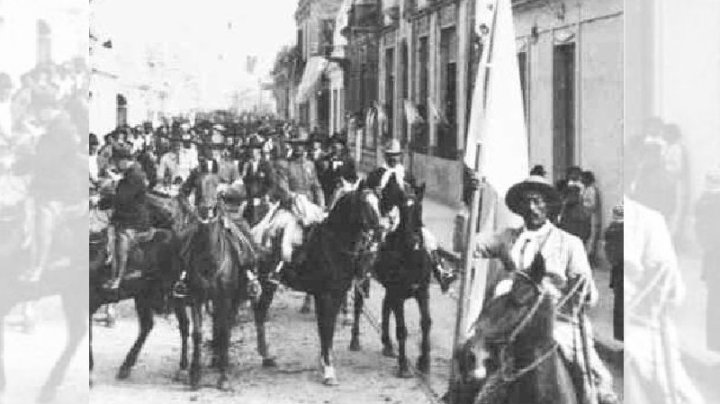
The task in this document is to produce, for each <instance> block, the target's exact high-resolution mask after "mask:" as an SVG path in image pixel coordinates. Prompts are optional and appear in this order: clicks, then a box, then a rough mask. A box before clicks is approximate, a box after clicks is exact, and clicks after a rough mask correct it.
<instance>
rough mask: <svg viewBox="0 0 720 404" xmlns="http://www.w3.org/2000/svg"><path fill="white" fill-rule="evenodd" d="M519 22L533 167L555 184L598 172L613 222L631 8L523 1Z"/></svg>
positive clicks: (588, 0)
mask: <svg viewBox="0 0 720 404" xmlns="http://www.w3.org/2000/svg"><path fill="white" fill-rule="evenodd" d="M513 15H514V20H515V31H516V38H517V48H518V49H517V50H518V61H519V68H520V75H521V85H522V89H523V96H524V100H525V110H526V111H525V114H526V119H527V128H528V136H529V153H530V160H529V161H530V164H531V165H533V164H542V165H544V166H545V168H546V170H547V171H548V178H549V179H551V180H553V181H557V180H559V179H561V178H563V177H564V176H565V173H566V170H567V168H568V167H570V166H573V165H578V166H581V167H582V168H583V169H584V170H590V171H592V172H593V173H594V174H595V176H596V178H597V182H598V188H599V189H600V192H601V198H602V200H601V204H602V209H603V219H604V222H605V223H607V221H608V220H609V219H610V211H611V209H612V207H613V206H614V205H616V204H618V203H620V202H621V201H622V192H623V191H622V186H623V176H622V171H623V161H622V159H623V98H624V94H623V76H624V72H623V53H624V51H623V47H624V40H623V30H624V28H623V24H624V11H623V2H622V1H621V0H612V1H607V0H584V1H581V2H577V1H564V0H553V1H550V2H546V1H533V0H517V1H514V2H513Z"/></svg>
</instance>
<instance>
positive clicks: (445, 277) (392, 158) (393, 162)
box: [373, 139, 456, 292]
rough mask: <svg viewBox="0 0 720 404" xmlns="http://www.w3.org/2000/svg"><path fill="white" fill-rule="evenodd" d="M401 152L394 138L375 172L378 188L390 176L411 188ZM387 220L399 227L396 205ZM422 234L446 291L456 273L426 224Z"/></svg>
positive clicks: (435, 273)
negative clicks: (449, 265) (441, 255)
mask: <svg viewBox="0 0 720 404" xmlns="http://www.w3.org/2000/svg"><path fill="white" fill-rule="evenodd" d="M401 154H402V149H401V147H400V142H399V141H398V140H397V139H392V140H391V141H390V142H389V143H388V145H387V147H386V148H385V164H383V166H381V167H378V168H377V169H375V171H374V172H373V174H374V175H376V176H377V177H379V178H380V183H379V184H378V190H380V191H381V190H382V189H383V188H385V186H386V185H387V183H388V181H389V180H390V178H393V177H394V178H395V181H397V183H398V184H399V185H400V187H401V188H403V189H404V190H406V192H407V190H409V189H408V185H409V184H412V183H414V179H413V178H412V176H411V174H409V173H406V171H405V166H403V165H402V162H401V160H400V159H401ZM386 220H387V222H388V227H389V228H390V229H394V228H395V227H397V225H398V223H399V221H400V219H399V210H398V208H397V207H394V208H393V209H391V210H390V211H389V212H387V215H386ZM422 236H423V246H424V247H425V250H426V251H427V253H428V254H429V255H430V258H431V260H432V262H433V275H434V276H435V279H436V280H437V281H438V283H439V284H440V287H441V289H442V291H443V292H445V291H447V289H448V288H449V287H450V284H451V283H452V282H453V281H454V280H455V278H456V275H455V274H454V273H453V272H452V271H449V270H447V269H445V268H444V266H443V264H442V259H441V257H440V253H439V250H438V243H437V240H436V239H435V236H434V235H433V234H432V233H431V232H430V230H429V229H428V228H427V227H425V226H422Z"/></svg>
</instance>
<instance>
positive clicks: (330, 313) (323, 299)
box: [315, 292, 343, 386]
mask: <svg viewBox="0 0 720 404" xmlns="http://www.w3.org/2000/svg"><path fill="white" fill-rule="evenodd" d="M342 296H343V295H342V294H340V295H339V296H335V295H333V294H332V293H329V292H328V293H323V294H318V295H316V296H315V310H316V311H317V317H318V328H319V331H320V362H321V365H322V370H323V383H324V384H326V385H328V386H335V385H337V378H336V376H335V368H334V367H333V363H332V349H333V335H334V332H335V321H336V319H337V314H338V311H339V310H340V304H341V301H342Z"/></svg>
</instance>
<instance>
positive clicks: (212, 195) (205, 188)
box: [195, 161, 221, 221]
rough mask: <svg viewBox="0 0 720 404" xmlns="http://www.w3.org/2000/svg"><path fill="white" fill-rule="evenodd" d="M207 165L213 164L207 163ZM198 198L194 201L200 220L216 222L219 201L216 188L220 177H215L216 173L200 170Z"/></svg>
mask: <svg viewBox="0 0 720 404" xmlns="http://www.w3.org/2000/svg"><path fill="white" fill-rule="evenodd" d="M207 163H213V164H214V162H213V161H208V162H207ZM198 181H199V184H198V185H199V187H200V192H199V198H198V200H196V201H195V205H196V206H197V212H198V215H199V216H200V220H202V221H208V220H216V219H217V217H218V214H219V213H220V212H219V208H220V201H221V199H220V198H219V197H218V187H219V186H220V177H218V175H217V171H215V172H213V171H212V170H210V169H208V170H201V172H200V175H199V178H198Z"/></svg>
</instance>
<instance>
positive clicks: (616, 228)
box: [605, 222, 623, 289]
mask: <svg viewBox="0 0 720 404" xmlns="http://www.w3.org/2000/svg"><path fill="white" fill-rule="evenodd" d="M605 255H606V256H607V259H608V261H609V262H610V264H611V265H612V273H611V275H610V287H611V288H613V289H615V288H616V287H620V288H622V287H623V223H622V222H612V223H610V225H609V226H608V228H607V230H605Z"/></svg>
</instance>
